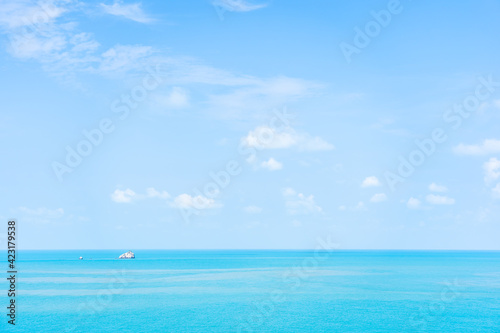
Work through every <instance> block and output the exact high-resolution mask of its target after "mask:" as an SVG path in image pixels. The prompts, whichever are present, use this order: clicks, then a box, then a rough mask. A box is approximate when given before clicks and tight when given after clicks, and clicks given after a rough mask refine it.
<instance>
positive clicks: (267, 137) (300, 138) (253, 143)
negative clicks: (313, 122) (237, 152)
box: [241, 125, 335, 151]
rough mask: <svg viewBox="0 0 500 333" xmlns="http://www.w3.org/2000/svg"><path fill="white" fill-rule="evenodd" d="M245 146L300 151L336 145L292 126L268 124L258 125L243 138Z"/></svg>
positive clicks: (329, 147) (317, 149)
mask: <svg viewBox="0 0 500 333" xmlns="http://www.w3.org/2000/svg"><path fill="white" fill-rule="evenodd" d="M241 142H242V144H243V145H244V146H247V147H252V148H256V149H259V150H263V149H287V148H293V147H295V148H297V149H298V150H299V151H325V150H332V149H334V148H335V147H334V146H333V145H332V144H331V143H328V142H326V141H325V140H323V139H321V138H320V137H318V136H315V137H313V136H311V135H309V134H308V133H305V132H302V133H301V132H297V131H296V130H294V129H293V128H292V127H289V126H288V127H285V128H283V129H276V128H273V127H270V126H267V125H261V126H257V127H256V128H255V129H254V130H252V131H250V132H249V133H248V135H247V136H245V137H243V138H242V139H241Z"/></svg>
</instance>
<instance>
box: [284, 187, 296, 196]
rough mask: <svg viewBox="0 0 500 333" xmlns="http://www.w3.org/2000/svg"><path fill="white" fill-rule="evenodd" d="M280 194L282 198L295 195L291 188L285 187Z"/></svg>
mask: <svg viewBox="0 0 500 333" xmlns="http://www.w3.org/2000/svg"><path fill="white" fill-rule="evenodd" d="M282 193H283V195H284V196H292V195H295V194H296V193H297V192H295V190H294V189H293V188H291V187H286V188H284V189H283V191H282Z"/></svg>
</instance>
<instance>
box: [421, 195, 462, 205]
mask: <svg viewBox="0 0 500 333" xmlns="http://www.w3.org/2000/svg"><path fill="white" fill-rule="evenodd" d="M425 199H426V200H427V202H428V203H430V204H432V205H453V204H455V199H453V198H449V197H447V196H443V195H435V194H429V195H427V196H426V197H425Z"/></svg>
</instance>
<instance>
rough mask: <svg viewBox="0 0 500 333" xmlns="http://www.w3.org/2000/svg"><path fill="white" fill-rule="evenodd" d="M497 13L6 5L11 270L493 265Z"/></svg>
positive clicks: (198, 4) (498, 189) (499, 162)
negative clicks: (105, 260)
mask: <svg viewBox="0 0 500 333" xmlns="http://www.w3.org/2000/svg"><path fill="white" fill-rule="evenodd" d="M499 13H500V1H487V0H483V1H461V2H458V3H457V2H452V1H443V2H439V3H431V2H422V1H409V0H401V1H395V0H391V1H363V2H356V3H354V2H336V1H314V2H304V1H265V0H262V1H260V2H257V1H254V2H250V1H243V0H218V1H213V2H210V1H208V0H203V1H149V2H133V1H116V2H111V1H106V2H101V1H86V2H78V1H71V0H67V1H66V0H65V1H40V2H31V1H11V0H6V1H4V2H3V3H2V6H1V9H0V34H1V39H0V71H1V77H2V80H1V83H0V84H1V86H0V87H1V98H2V108H1V114H0V128H1V131H0V136H1V145H0V154H1V156H2V163H1V166H0V171H1V175H2V176H1V177H0V188H1V190H2V193H3V194H2V200H1V202H0V208H1V209H0V212H1V213H0V214H1V215H0V216H1V218H2V219H3V220H4V221H6V220H7V219H9V218H16V219H18V221H19V223H20V230H19V246H20V247H21V248H25V249H89V248H97V249H140V248H153V249H191V248H192V249H224V248H228V249H236V248H238V249H239V248H263V249H274V248H287V249H290V248H297V249H301V248H315V247H316V244H317V239H318V238H324V237H327V236H328V237H330V238H331V239H333V240H334V241H335V242H336V243H338V244H339V246H340V248H343V249H497V250H498V249H500V247H499V245H498V239H497V238H498V237H497V236H498V234H499V232H500V224H499V221H500V220H499V218H498V217H499V213H500V135H499V133H500V131H499V129H500V126H499V124H500V123H499V120H500V116H499V111H500V70H499V67H498V52H499V46H498V33H499V29H500V21H498V15H499ZM1 232H2V234H0V237H3V239H5V232H4V231H1Z"/></svg>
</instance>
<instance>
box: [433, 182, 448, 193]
mask: <svg viewBox="0 0 500 333" xmlns="http://www.w3.org/2000/svg"><path fill="white" fill-rule="evenodd" d="M429 190H430V191H432V192H447V191H448V188H447V187H446V186H443V185H438V184H436V183H432V184H430V185H429Z"/></svg>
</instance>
